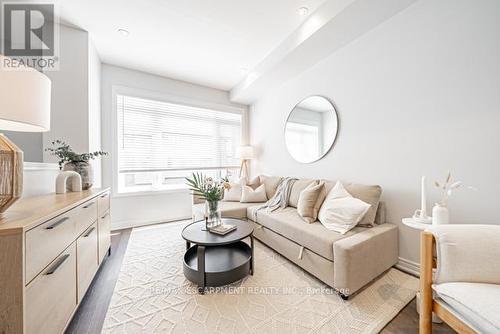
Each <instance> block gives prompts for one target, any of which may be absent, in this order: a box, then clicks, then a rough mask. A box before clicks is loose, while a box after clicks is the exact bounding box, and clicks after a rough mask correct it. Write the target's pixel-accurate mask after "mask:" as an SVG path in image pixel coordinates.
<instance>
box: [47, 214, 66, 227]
mask: <svg viewBox="0 0 500 334" xmlns="http://www.w3.org/2000/svg"><path fill="white" fill-rule="evenodd" d="M67 220H69V217H64V218H62V219H59V220H58V221H56V222H55V223H54V224H52V225H49V226H47V227H46V228H45V229H46V230H52V229H54V228H56V227H57V226H59V225H61V224H62V223H64V222H65V221H67Z"/></svg>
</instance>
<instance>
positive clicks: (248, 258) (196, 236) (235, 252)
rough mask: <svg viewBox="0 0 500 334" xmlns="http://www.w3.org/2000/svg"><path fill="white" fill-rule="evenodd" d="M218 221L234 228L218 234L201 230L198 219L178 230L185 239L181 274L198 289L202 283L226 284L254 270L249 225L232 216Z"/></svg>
mask: <svg viewBox="0 0 500 334" xmlns="http://www.w3.org/2000/svg"><path fill="white" fill-rule="evenodd" d="M222 222H223V223H225V224H230V225H236V226H237V229H236V230H234V231H232V232H229V233H228V234H226V235H224V236H222V235H218V234H214V233H211V232H209V231H206V230H204V226H205V221H201V222H195V223H192V224H189V225H188V226H186V227H185V228H184V229H183V230H182V237H183V238H184V240H186V253H185V254H184V266H183V268H184V276H186V278H187V279H188V280H190V281H191V282H193V283H195V284H196V285H198V288H199V291H200V293H203V292H204V290H205V287H215V286H222V285H227V284H230V283H233V282H236V281H238V280H240V279H242V278H244V277H245V276H247V275H248V274H250V275H253V272H254V255H253V252H254V242H253V226H252V225H250V224H249V223H248V222H246V221H243V220H240V219H233V218H223V219H222ZM246 238H250V246H249V245H248V244H247V243H245V242H243V240H244V239H246ZM192 244H194V245H193V246H192Z"/></svg>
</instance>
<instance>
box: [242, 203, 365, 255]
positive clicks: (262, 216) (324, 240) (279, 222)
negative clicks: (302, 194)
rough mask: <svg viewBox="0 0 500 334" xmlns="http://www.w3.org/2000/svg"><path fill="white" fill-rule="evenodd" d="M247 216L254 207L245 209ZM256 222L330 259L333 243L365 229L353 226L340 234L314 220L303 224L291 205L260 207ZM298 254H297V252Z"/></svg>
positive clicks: (250, 214)
mask: <svg viewBox="0 0 500 334" xmlns="http://www.w3.org/2000/svg"><path fill="white" fill-rule="evenodd" d="M247 211H248V212H247V215H248V217H249V218H250V217H253V215H252V213H253V211H255V207H251V208H248V209H247ZM257 223H258V224H260V225H262V226H264V227H267V228H268V229H270V230H272V231H274V232H276V233H278V234H281V235H282V236H284V237H285V238H288V239H290V240H292V241H294V242H295V243H297V244H299V245H301V246H304V247H306V248H307V249H309V250H311V251H313V252H315V253H316V254H319V255H321V256H323V257H325V258H327V259H329V260H330V261H333V260H334V254H333V244H334V243H335V242H336V241H338V240H342V239H344V238H347V237H350V236H351V235H354V234H356V233H358V232H360V231H363V230H366V228H363V227H355V228H354V229H352V230H351V231H349V232H347V233H346V234H344V235H342V234H340V233H337V232H334V231H329V230H327V229H326V228H325V227H324V226H323V225H321V223H319V222H314V223H312V224H305V223H304V222H303V221H302V218H301V217H300V216H299V214H298V212H297V210H296V209H295V208H292V207H287V208H285V209H278V210H276V211H274V212H268V210H267V209H262V210H259V211H258V212H257ZM297 255H298V254H297Z"/></svg>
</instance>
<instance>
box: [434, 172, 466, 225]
mask: <svg viewBox="0 0 500 334" xmlns="http://www.w3.org/2000/svg"><path fill="white" fill-rule="evenodd" d="M434 185H435V186H436V187H437V188H438V189H440V190H441V191H442V192H443V194H442V197H441V201H439V202H437V203H436V204H434V207H433V208H432V225H441V224H449V223H450V214H449V211H448V199H449V198H450V196H451V195H452V193H453V192H454V191H455V190H457V189H459V188H461V187H462V185H463V183H462V181H455V182H452V179H451V173H450V172H448V175H447V176H446V179H445V181H444V182H438V181H434Z"/></svg>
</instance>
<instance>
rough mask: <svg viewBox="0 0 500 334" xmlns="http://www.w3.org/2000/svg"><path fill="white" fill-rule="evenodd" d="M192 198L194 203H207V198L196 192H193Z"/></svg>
mask: <svg viewBox="0 0 500 334" xmlns="http://www.w3.org/2000/svg"><path fill="white" fill-rule="evenodd" d="M191 200H192V203H193V205H196V204H201V203H205V200H204V199H203V198H201V197H200V196H197V195H195V194H191Z"/></svg>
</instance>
